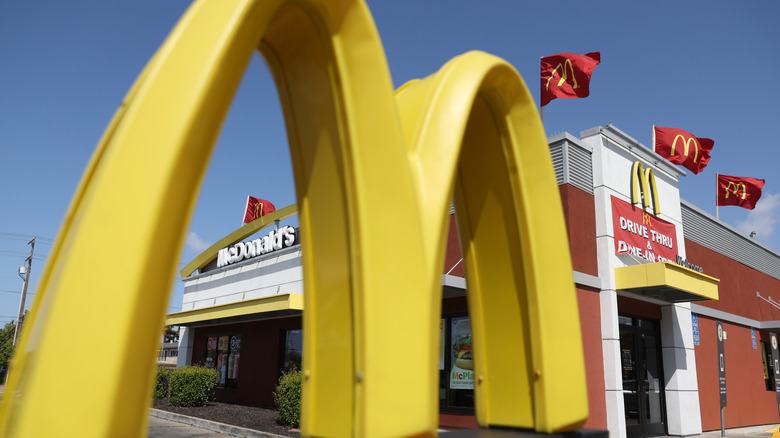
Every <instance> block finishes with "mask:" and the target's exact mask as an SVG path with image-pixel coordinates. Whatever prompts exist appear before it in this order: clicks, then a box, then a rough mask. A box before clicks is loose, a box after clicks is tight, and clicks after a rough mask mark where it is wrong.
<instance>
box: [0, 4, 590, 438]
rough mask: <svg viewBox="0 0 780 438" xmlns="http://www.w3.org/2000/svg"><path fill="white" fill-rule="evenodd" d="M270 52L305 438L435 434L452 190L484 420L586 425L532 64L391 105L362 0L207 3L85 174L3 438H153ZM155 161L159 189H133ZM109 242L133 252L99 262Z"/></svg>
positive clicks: (146, 182)
mask: <svg viewBox="0 0 780 438" xmlns="http://www.w3.org/2000/svg"><path fill="white" fill-rule="evenodd" d="M258 47H259V48H260V51H261V53H262V54H263V55H264V56H265V59H266V61H267V63H268V65H269V68H270V70H271V72H272V74H273V76H274V78H275V80H276V83H277V87H278V90H279V93H280V101H281V104H282V109H283V111H284V115H285V119H286V120H287V123H288V133H289V138H290V151H291V154H292V156H293V159H292V162H293V172H294V179H295V186H296V191H297V197H298V209H299V215H300V222H301V223H305V224H307V225H306V227H302V228H301V236H300V240H301V245H302V249H303V250H302V256H301V257H302V263H303V272H304V279H305V283H304V284H305V286H304V287H305V293H304V297H303V300H304V309H305V311H304V312H303V320H304V323H303V325H304V327H305V330H304V346H303V347H304V362H303V400H302V433H303V435H305V436H312V435H313V436H371V437H373V436H432V435H434V434H435V433H436V426H437V421H438V409H437V407H438V400H439V397H438V367H437V362H438V361H437V359H438V345H439V331H438V327H439V322H440V316H441V308H440V307H441V293H442V290H441V266H443V261H444V248H445V242H446V233H447V227H448V223H449V206H450V202H451V200H452V199H453V198H454V200H455V205H456V211H457V212H458V222H459V232H460V234H461V241H462V242H464V244H463V247H464V258H465V264H466V267H467V269H468V270H469V272H470V273H473V274H474V275H470V276H469V277H468V279H467V281H468V290H467V293H468V302H469V307H470V315H471V318H472V319H471V324H472V339H473V343H474V352H475V372H476V375H477V377H476V378H475V389H474V390H475V393H476V396H475V400H476V414H477V420H478V422H479V423H480V424H481V425H482V426H485V427H488V426H492V425H496V426H509V427H517V428H531V429H535V430H537V431H540V432H561V431H566V430H570V429H572V428H576V427H578V425H581V424H582V423H583V422H584V420H585V419H586V418H587V391H586V387H585V381H586V379H585V370H584V360H583V355H582V344H581V336H580V327H579V313H578V308H577V300H576V295H575V291H574V284H573V278H572V267H571V262H570V254H569V249H568V239H567V233H566V228H565V223H564V219H563V211H562V208H561V206H560V202H556V201H555V200H557V199H559V196H560V195H559V192H558V187H557V183H556V180H555V174H554V171H553V168H552V162H551V159H550V155H549V150H548V145H547V142H546V136H545V133H544V130H543V128H542V125H541V122H540V120H539V117H538V113H537V110H536V106H535V103H534V101H533V98H532V97H531V94H530V93H529V92H528V89H527V88H526V86H525V84H524V83H523V81H522V79H521V78H520V77H519V75H518V74H517V72H516V71H515V70H514V69H513V68H512V67H511V66H510V65H508V64H507V63H506V62H505V61H503V60H501V59H499V58H496V57H494V56H491V55H488V54H485V53H480V52H471V53H467V54H465V55H462V56H459V57H457V58H454V59H453V60H451V61H450V62H448V63H447V64H445V65H444V66H443V67H442V69H441V70H440V71H439V72H437V73H435V74H433V75H432V76H430V77H428V78H425V79H424V80H421V81H418V82H415V83H410V84H408V85H406V86H404V87H403V88H402V89H400V90H399V91H398V92H397V94H394V92H393V87H392V81H391V79H390V74H389V70H388V69H387V64H386V60H385V57H384V52H383V50H382V46H381V42H380V40H379V36H378V35H377V32H376V28H375V26H374V24H373V21H372V19H371V16H370V14H369V12H368V9H367V7H366V6H365V4H364V3H363V2H362V1H357V0H343V1H329V0H308V1H307V0H301V1H298V0H295V1H286V0H275V1H267V0H232V1H227V0H225V1H204V0H201V1H198V2H196V3H195V4H194V5H193V6H192V7H191V8H190V9H189V10H188V11H187V13H186V14H185V16H184V17H183V18H182V20H181V21H180V22H179V24H178V25H177V26H176V28H175V29H174V30H173V31H172V33H171V35H170V36H169V38H168V39H167V40H166V42H165V43H164V44H163V46H162V47H161V48H160V50H159V51H158V53H157V54H156V55H155V56H154V57H153V58H152V60H151V61H150V63H149V64H148V65H147V67H146V68H145V69H144V71H143V72H142V73H141V75H140V77H139V78H138V80H137V81H136V83H135V84H134V85H133V87H132V88H131V90H130V91H129V93H128V95H127V97H126V99H125V101H124V102H123V105H122V107H121V108H120V109H119V110H118V111H117V113H116V114H115V116H114V118H113V119H112V121H111V123H110V124H109V126H108V128H107V130H106V132H105V134H104V137H103V138H102V139H101V141H100V143H99V145H98V148H97V150H96V152H95V154H94V157H93V159H92V161H91V162H90V164H89V166H88V168H87V170H86V172H85V175H84V178H83V180H82V182H81V184H80V186H79V188H78V190H77V192H76V194H75V197H74V200H73V203H72V205H71V207H70V210H69V212H68V214H67V215H66V219H65V221H64V223H63V226H62V229H61V231H60V235H59V238H58V239H57V243H56V245H55V247H54V248H53V249H52V251H51V252H50V256H49V263H48V265H47V268H46V270H45V271H44V274H43V276H42V278H41V281H40V286H39V289H38V291H37V294H36V300H35V303H34V305H33V309H32V312H31V316H30V317H29V318H28V320H27V324H26V325H25V330H24V332H23V333H22V340H21V343H20V344H19V345H18V346H17V347H18V350H17V351H18V352H19V354H18V356H17V357H15V359H14V367H13V370H12V373H11V376H10V380H9V383H8V386H7V387H6V397H5V398H4V400H3V405H2V407H0V434H2V435H6V436H55V435H86V436H120V435H141V434H143V431H144V430H145V429H144V427H145V425H146V424H147V418H148V410H147V406H148V403H149V400H151V389H152V381H153V367H152V363H153V359H154V357H155V354H156V349H157V347H158V345H159V344H158V342H159V334H160V329H161V327H162V324H163V320H164V316H165V311H166V308H167V303H168V298H169V293H170V278H171V274H172V273H174V272H175V270H176V268H177V261H178V260H179V256H180V254H181V248H182V246H183V243H184V240H185V237H186V230H187V228H188V224H189V220H190V218H191V216H192V213H193V211H194V208H195V204H196V200H197V194H198V190H199V188H200V185H201V183H202V181H203V179H204V175H205V172H206V169H207V164H208V160H209V157H210V155H211V152H212V151H213V148H214V144H215V140H216V138H217V136H218V131H219V128H220V126H221V124H222V121H223V119H224V118H225V116H226V114H227V111H228V108H229V104H230V102H231V100H232V96H233V93H234V92H235V90H236V89H237V87H238V84H239V82H240V80H241V77H242V75H243V72H244V70H245V69H246V66H247V65H248V62H249V59H250V57H251V56H252V55H253V54H254V52H255V50H256V49H257V48H258ZM452 108H460V109H461V110H459V111H455V112H453V111H452ZM399 127H400V129H399ZM444 127H446V129H445V128H444ZM160 145H164V146H162V147H160ZM149 157H154V158H155V159H154V160H149ZM182 157H186V159H184V158H182ZM236 159H237V160H239V159H241V157H237V158H236ZM139 167H144V168H145V169H146V175H145V176H146V177H145V178H143V179H142V180H138V183H137V184H134V185H133V186H132V187H131V186H129V185H128V184H126V181H127V180H129V179H133V180H135V172H136V169H137V168H139ZM456 175H457V178H456ZM486 175H489V176H490V177H489V178H486V177H485V176H486ZM388 176H392V178H393V183H392V184H388ZM117 198H121V199H123V200H124V202H123V204H122V205H121V206H119V205H116V203H115V202H112V201H113V200H115V199H117ZM387 199H393V200H395V201H397V202H399V203H403V205H405V206H407V207H408V209H407V215H406V216H404V217H403V218H402V222H401V223H400V225H402V226H403V227H404V229H405V234H406V235H407V236H408V239H407V240H406V242H405V244H404V245H398V242H397V237H396V236H395V235H394V233H390V232H388V230H392V229H398V227H399V219H398V218H397V217H395V216H390V215H387V209H386V200H387ZM551 200H552V201H553V202H551ZM539 205H545V206H546V207H545V208H544V209H540V208H538V206H539ZM550 205H552V207H550ZM128 208H130V209H132V211H136V212H138V214H134V215H132V217H129V216H128V215H126V214H123V213H124V212H125V211H126V209H128ZM171 210H173V211H177V212H181V213H182V214H177V215H171V214H169V212H170V211H171ZM288 213H289V210H288V209H282V210H281V211H279V212H275V213H271V215H270V216H269V217H268V218H269V221H272V220H275V219H277V218H280V217H281V216H283V215H284V214H288ZM107 217H111V218H113V221H112V222H107V221H106V218H107ZM254 226H255V225H252V224H250V225H247V226H246V227H244V228H246V229H247V230H251V229H255V228H253V227H254ZM257 226H259V225H257ZM496 233H500V234H501V235H502V238H501V239H496V238H495V236H496ZM108 241H111V242H113V244H114V245H116V246H117V247H121V248H122V251H121V252H120V253H118V254H116V256H115V257H95V256H94V255H95V253H96V251H100V250H102V249H103V248H104V245H105V242H108ZM388 266H393V267H394V268H395V269H387V267H388ZM399 271H401V272H404V275H402V276H398V275H397V272H399ZM518 271H520V272H518ZM118 278H121V279H122V281H117V279H118ZM109 290H110V291H111V293H110V294H107V293H105V292H106V291H109ZM107 309H120V310H119V311H117V312H113V311H109V310H107ZM496 315H501V317H496ZM399 318H402V319H403V323H401V324H399ZM96 326H97V327H104V326H105V327H108V326H110V327H112V330H111V332H110V333H105V334H101V333H96V334H95V336H96V338H95V345H96V348H97V350H96V351H97V352H98V354H99V355H100V357H101V358H104V360H102V361H100V363H97V362H96V361H87V362H86V363H85V362H84V361H83V360H82V358H81V357H80V356H78V353H77V352H76V349H74V348H70V347H69V345H72V342H73V339H78V338H79V337H81V336H83V334H84V333H85V332H91V333H94V330H93V329H94V327H96ZM399 338H401V339H404V350H405V354H406V355H407V356H408V357H412V358H414V360H411V361H407V362H406V363H405V364H404V368H403V370H402V374H403V378H402V379H400V381H401V382H402V383H401V384H399V372H401V371H400V370H399V368H398V365H397V357H396V356H397V351H395V350H394V349H391V348H387V345H392V344H393V343H394V342H396V341H397V339H399ZM507 345H512V348H507ZM139 361H140V362H141V365H140V366H128V364H132V363H138V362H139ZM143 363H148V364H149V366H143ZM562 375H566V376H567V378H566V379H561V378H560V376H562ZM84 381H90V382H92V383H93V384H92V385H91V387H90V390H89V392H86V391H85V390H84V388H83V382H84ZM563 405H566V409H561V408H560V407H561V406H563ZM41 412H47V413H48V417H47V421H40V413H41ZM86 416H89V418H94V419H96V421H89V422H86V423H84V422H83V421H82V419H83V418H85V417H86ZM399 418H401V419H402V421H399Z"/></svg>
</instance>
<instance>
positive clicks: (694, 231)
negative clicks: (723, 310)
mask: <svg viewBox="0 0 780 438" xmlns="http://www.w3.org/2000/svg"><path fill="white" fill-rule="evenodd" d="M680 207H681V211H682V222H683V233H684V234H685V238H686V239H690V240H691V241H693V242H696V243H698V244H699V245H702V246H704V247H706V248H709V249H711V250H713V251H715V252H717V253H720V254H723V255H724V256H726V257H729V258H731V259H733V260H735V261H737V262H739V263H742V264H743V265H745V266H748V267H750V268H753V269H755V270H757V271H759V272H762V273H764V274H766V275H769V276H770V277H772V278H775V279H778V280H780V254H778V253H776V252H774V251H772V250H770V249H769V248H766V247H764V246H763V245H761V244H760V243H758V242H756V241H754V240H752V239H751V238H749V237H747V236H744V235H742V234H740V233H739V232H738V231H737V230H735V229H733V228H731V227H729V226H728V225H725V224H723V223H721V222H718V221H717V219H715V218H713V217H711V216H709V215H708V214H706V213H704V212H703V211H701V210H698V209H697V208H696V207H694V206H692V205H689V204H688V203H687V202H682V203H681V205H680ZM694 263H695V262H694Z"/></svg>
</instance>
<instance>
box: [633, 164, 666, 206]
mask: <svg viewBox="0 0 780 438" xmlns="http://www.w3.org/2000/svg"><path fill="white" fill-rule="evenodd" d="M651 197H652V199H653V211H654V213H655V215H656V216H658V215H659V214H661V206H660V203H659V200H658V187H657V186H656V184H655V173H654V172H653V169H650V168H647V169H644V168H643V167H642V163H640V162H639V161H635V162H634V165H633V166H631V203H632V204H638V203H642V205H643V206H644V208H649V207H650V198H651Z"/></svg>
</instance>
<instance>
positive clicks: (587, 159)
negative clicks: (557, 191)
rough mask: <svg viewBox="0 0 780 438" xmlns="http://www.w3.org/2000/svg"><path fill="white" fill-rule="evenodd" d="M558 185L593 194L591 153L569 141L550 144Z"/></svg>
mask: <svg viewBox="0 0 780 438" xmlns="http://www.w3.org/2000/svg"><path fill="white" fill-rule="evenodd" d="M550 157H551V158H552V163H553V168H554V169H555V178H556V179H557V181H558V185H562V184H571V185H573V186H574V187H577V188H578V189H580V190H584V191H585V192H587V193H590V194H593V158H592V156H591V152H590V151H588V150H587V149H584V148H583V147H581V146H578V145H576V144H574V143H572V142H571V141H570V140H568V139H564V140H560V141H555V142H553V143H552V144H550Z"/></svg>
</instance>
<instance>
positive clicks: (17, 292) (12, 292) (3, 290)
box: [0, 289, 35, 295]
mask: <svg viewBox="0 0 780 438" xmlns="http://www.w3.org/2000/svg"><path fill="white" fill-rule="evenodd" d="M0 292H2V293H7V294H20V293H22V291H15V290H7V289H0ZM27 295H35V294H33V293H28V294H27Z"/></svg>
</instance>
